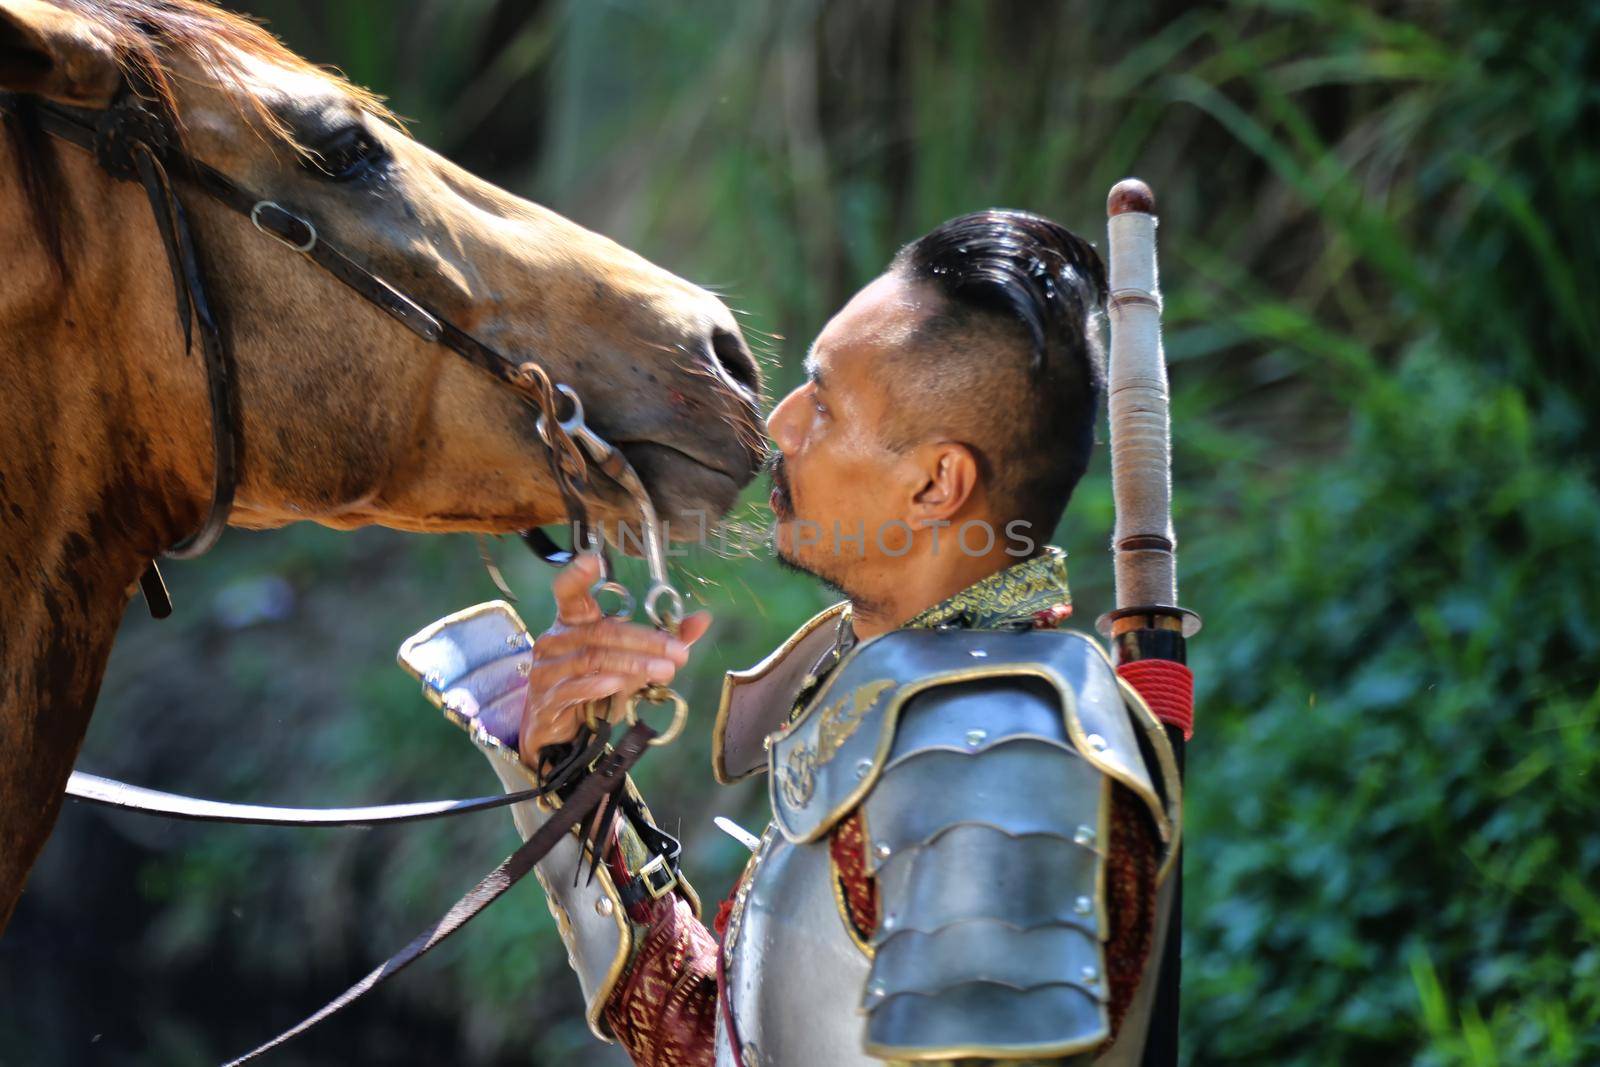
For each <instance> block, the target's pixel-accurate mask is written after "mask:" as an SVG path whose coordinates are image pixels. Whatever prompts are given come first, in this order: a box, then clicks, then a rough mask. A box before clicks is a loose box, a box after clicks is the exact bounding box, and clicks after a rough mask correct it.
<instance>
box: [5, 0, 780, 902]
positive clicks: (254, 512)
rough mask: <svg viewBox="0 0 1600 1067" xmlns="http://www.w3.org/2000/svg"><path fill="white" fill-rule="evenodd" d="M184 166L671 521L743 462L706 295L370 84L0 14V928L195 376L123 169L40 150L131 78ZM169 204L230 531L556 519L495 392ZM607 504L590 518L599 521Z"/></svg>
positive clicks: (221, 37) (749, 385)
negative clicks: (591, 452) (434, 321)
mask: <svg viewBox="0 0 1600 1067" xmlns="http://www.w3.org/2000/svg"><path fill="white" fill-rule="evenodd" d="M130 67H131V68H135V69H137V70H138V72H139V74H140V77H141V78H142V79H144V80H145V81H146V82H147V83H148V84H152V85H154V86H155V87H156V90H157V91H158V92H159V94H160V95H162V96H164V97H165V98H166V99H165V100H164V105H165V106H166V107H168V108H169V109H170V111H171V113H173V114H175V115H176V116H177V118H178V121H179V124H180V128H181V132H182V135H183V138H184V148H185V149H186V150H187V151H188V152H189V153H190V154H191V155H192V156H194V157H195V158H197V159H200V160H202V161H204V162H205V163H208V164H210V165H211V166H212V167H214V168H215V169H217V170H219V171H221V172H222V173H224V174H226V175H228V176H230V177H231V178H233V179H235V180H236V181H238V182H240V183H241V184H243V185H245V186H247V187H249V188H251V189H253V190H255V191H256V192H258V193H259V194H260V195H262V196H267V197H270V198H272V199H274V200H276V201H278V202H280V203H283V204H286V205H288V204H292V205H294V206H295V208H296V210H297V211H299V212H300V213H302V214H304V215H306V216H308V217H310V218H311V219H313V220H314V221H315V224H316V226H317V228H318V230H319V231H320V232H321V233H323V234H324V235H325V236H327V237H328V238H329V239H331V240H335V241H337V243H338V244H339V246H341V247H342V249H343V250H344V251H345V252H346V253H347V254H349V255H350V256H351V257H352V258H354V259H356V260H357V261H359V262H361V263H362V265H363V266H365V267H367V268H368V269H370V270H372V271H374V272H375V273H378V274H380V275H382V276H383V277H385V278H387V279H389V280H390V281H391V282H392V283H394V284H395V285H397V286H399V287H401V288H403V289H406V290H407V291H408V292H410V293H411V294H413V295H414V296H416V297H417V298H419V299H421V300H424V301H425V302H426V303H428V304H429V305H431V306H432V308H434V309H436V310H437V311H438V312H439V313H440V314H442V315H443V316H445V317H447V318H449V319H450V320H452V321H454V322H455V323H456V324H457V325H458V326H460V327H461V328H463V329H465V330H467V331H469V332H471V333H472V334H474V335H475V336H476V337H478V338H479V339H480V340H482V341H484V342H485V343H487V344H489V345H491V346H493V347H494V348H496V349H497V350H499V351H501V352H505V353H507V354H509V355H512V356H515V357H518V358H536V359H537V360H538V361H539V362H540V363H541V364H542V365H543V366H544V367H545V368H546V370H547V371H548V372H549V375H550V377H551V378H552V379H554V380H555V381H558V382H565V383H568V384H570V385H571V386H573V387H574V388H575V389H577V391H578V393H579V394H580V396H581V397H582V399H583V401H584V404H585V406H586V408H587V410H588V413H589V421H590V423H591V425H593V426H595V428H596V429H597V430H598V431H599V432H600V433H602V434H603V435H604V436H605V437H606V438H607V439H609V440H611V441H613V442H615V443H617V444H619V445H620V446H621V447H622V448H623V451H624V452H625V453H626V454H627V455H628V457H629V458H630V459H631V460H632V462H633V464H634V466H635V467H636V468H637V469H638V470H639V473H640V474H641V476H642V477H643V479H644V481H645V483H646V484H647V486H648V487H649V488H650V490H651V492H652V495H653V496H654V497H655V498H656V500H657V502H658V505H659V506H661V508H662V509H663V511H664V514H665V515H666V516H667V517H668V518H670V517H671V516H673V515H675V514H676V515H680V516H681V515H684V514H685V513H686V512H690V511H695V512H703V513H711V514H720V513H721V512H723V511H725V510H726V509H727V507H728V506H730V505H731V504H732V502H733V499H734V496H735V494H736V493H737V491H738V490H739V488H740V487H741V486H742V485H743V484H744V483H746V482H747V481H748V480H749V479H750V477H751V476H752V474H753V472H754V470H755V468H756V467H757V466H758V465H759V462H760V459H761V456H760V452H761V446H760V444H759V442H760V435H759V418H758V409H757V403H758V393H759V390H760V381H759V375H758V372H757V369H756V364H755V362H754V361H753V360H752V359H751V357H750V354H749V351H748V350H747V349H746V348H745V346H744V343H743V341H742V339H741V338H740V335H739V331H738V327H737V326H736V325H735V323H734V319H733V316H732V315H731V313H730V312H729V311H728V309H727V308H726V307H724V306H723V304H722V303H721V302H720V301H718V300H717V299H716V298H715V297H713V296H711V295H710V294H709V293H707V292H705V291H703V290H701V289H699V288H696V287H695V286H693V285H690V284H689V283H687V282H685V281H683V280H681V279H679V278H677V277H675V276H673V275H671V274H669V273H667V272H666V271H664V270H661V269H659V268H657V267H655V266H654V265H652V264H650V263H648V262H646V261H645V260H644V259H642V258H640V257H639V256H637V255H634V254H633V253H631V252H629V251H627V250H625V249H623V248H621V247H619V246H618V245H616V244H614V243H612V242H611V241H609V240H607V239H605V238H603V237H600V236H598V235H596V234H594V233H591V232H589V231H587V230H584V229H582V228H581V227H579V226H577V225H575V224H573V223H571V222H569V221H567V220H566V219H563V218H561V217H559V216H557V215H555V214H554V213H552V212H550V211H548V210H546V209H544V208H541V207H539V206H538V205H535V204H531V203H529V202H527V201H525V200H521V199H518V198H517V197H514V196H512V195H510V194H508V193H506V192H504V191H503V190H501V189H498V188H496V187H494V186H492V185H489V184H487V183H486V182H483V181H480V180H478V179H477V178H474V177H473V176H472V175H470V174H467V173H466V172H464V171H462V170H461V169H460V168H458V167H456V166H454V165H452V164H451V163H449V162H448V161H447V160H445V159H443V158H441V157H439V156H438V155H436V154H434V153H433V152H431V151H429V150H428V149H427V148H424V147H423V146H422V145H420V144H418V143H417V142H415V141H413V140H411V139H410V138H409V137H408V136H406V134H405V133H404V132H402V131H401V130H400V129H399V128H398V127H397V126H396V124H395V123H394V121H393V120H392V119H391V118H390V116H389V115H388V114H387V112H386V111H384V109H383V108H382V107H381V105H379V104H378V103H377V102H376V100H375V98H374V97H372V96H371V95H369V94H366V93H363V92H361V91H360V90H357V89H355V88H353V87H351V86H350V85H348V84H345V83H344V82H342V81H341V80H339V79H337V78H336V77H334V76H331V75H329V74H328V73H326V72H324V71H322V70H319V69H317V68H315V67H313V66H311V65H309V64H308V63H306V62H305V61H304V60H302V59H300V58H299V57H297V56H295V55H294V54H293V53H291V52H289V51H288V50H286V49H285V48H284V47H283V46H282V45H281V44H280V43H279V42H278V41H277V40H276V39H275V38H273V37H272V36H271V35H270V34H268V33H267V32H265V31H264V30H262V29H261V28H260V27H258V26H257V25H255V24H254V23H251V22H248V21H246V20H243V19H240V18H237V17H235V16H232V15H229V14H227V13H224V12H222V11H219V10H217V9H215V8H213V7H210V6H209V5H207V4H204V3H200V2H197V0H49V2H46V0H0V91H3V92H9V93H16V94H27V95H23V96H18V97H13V98H11V100H10V101H9V103H8V108H7V110H8V117H7V132H6V135H5V136H4V137H0V175H4V176H5V178H4V179H3V180H4V181H5V183H6V184H5V185H4V187H3V189H0V244H3V246H4V247H5V248H7V249H9V251H8V252H7V257H8V262H9V264H10V266H9V268H8V269H7V270H6V271H5V276H4V278H3V279H0V369H3V373H4V375H5V383H4V390H3V392H0V522H3V534H0V545H3V549H4V552H3V556H4V561H5V567H6V574H5V575H4V581H5V586H6V598H5V601H6V603H5V608H4V610H3V611H0V664H3V667H0V670H3V673H0V929H3V928H4V926H5V922H6V920H7V919H8V918H9V916H10V914H11V911H12V908H13V906H14V905H15V903H16V899H17V897H18V895H19V894H20V893H21V891H22V885H23V881H24V879H25V877H26V875H27V872H28V869H29V867H30V866H31V865H32V863H33V860H34V859H35V857H36V856H37V854H38V852H39V850H40V848H41V847H42V846H43V844H44V841H45V838H46V837H47V836H48V835H49V832H50V828H51V826H52V824H53V823H54V820H55V817H56V814H57V811H58V810H59V808H60V804H61V795H62V788H63V785H64V783H65V782H66V779H67V775H68V773H69V771H70V770H71V768H72V764H73V761H74V759H75V758H76V755H77V752H78V748H79V745H80V743H81V741H82V739H83V736H84V732H85V730H86V729H87V727H88V722H89V715H90V711H91V709H92V708H93V707H94V703H95V697H96V694H97V693H98V690H99V687H100V682H101V676H102V674H103V672H104V669H105V664H106V660H107V657H108V655H109V652H110V647H111V642H112V637H113V635H114V633H115V631H116V628H117V624H118V620H119V619H120V617H121V615H122V612H123V610H124V608H125V607H126V606H127V604H128V602H129V599H130V597H131V595H132V591H133V589H134V588H135V585H136V582H137V579H138V578H139V575H140V573H141V572H142V570H143V569H144V567H145V565H146V563H147V562H148V561H150V560H151V559H153V558H155V557H156V556H158V555H159V554H160V553H161V551H162V550H163V549H164V548H165V547H167V546H170V545H172V544H174V543H176V542H178V541H179V540H181V539H182V538H183V537H185V536H186V535H187V534H190V533H192V532H193V531H194V530H195V529H196V527H197V526H198V525H199V524H200V523H201V521H202V519H203V518H204V516H205V514H206V511H207V507H208V504H209V501H210V497H211V488H212V478H213V469H212V468H213V460H212V443H211V436H210V433H211V430H210V409H209V404H208V395H207V389H206V373H205V370H204V369H203V365H202V363H201V361H200V360H199V359H198V358H197V356H196V355H195V354H193V353H186V351H185V348H184V337H183V331H182V329H181V328H180V326H179V324H178V322H177V317H176V316H175V315H174V295H173V290H172V281H171V275H170V274H169V271H168V266H167V261H166V259H165V254H164V252H163V248H162V244H161V240H160V236H159V234H158V232H157V230H156V227H155V225H154V223H153V221H152V215H151V209H150V206H149V204H148V203H147V201H146V199H145V196H144V193H143V191H142V190H141V188H140V186H139V185H138V183H133V182H117V181H113V180H112V179H111V178H109V177H108V176H107V175H106V174H105V173H104V172H103V171H102V170H100V169H99V167H98V166H97V165H96V162H95V159H94V157H93V156H92V155H91V154H90V153H88V152H85V151H82V150H81V149H79V148H77V147H76V146H73V145H68V144H64V143H62V142H59V141H56V140H54V139H52V138H50V137H49V136H47V135H46V134H44V133H43V132H42V131H41V129H40V127H39V124H38V122H37V116H36V115H35V119H34V121H30V107H34V106H36V105H31V104H30V98H43V99H47V100H51V101H55V102H57V103H65V104H72V105H78V106H84V107H104V106H106V105H107V104H109V103H110V102H111V100H112V97H113V95H114V94H115V93H116V92H117V91H118V88H119V86H121V85H122V84H124V78H125V75H126V73H127V71H128V70H129V69H130ZM175 188H176V189H177V191H178V193H179V195H180V196H181V197H183V198H184V201H185V207H186V209H187V212H188V215H189V218H190V221H191V224H192V226H193V229H194V233H195V236H196V239H197V243H198V245H199V247H200V249H201V250H202V253H203V255H204V259H205V266H206V269H207V272H208V289H209V292H210V300H211V302H212V304H213V305H214V306H215V310H216V311H217V314H218V316H219V317H221V318H223V319H224V320H225V321H224V324H223V325H224V328H225V330H226V332H227V334H228V336H229V337H230V338H231V345H232V352H233V362H234V369H233V381H234V382H235V391H236V394H237V405H236V406H237V410H238V424H239V437H240V441H241V454H240V471H239V488H238V496H237V503H236V506H235V509H234V511H233V516H232V522H233V524H234V525H238V526H244V527H250V528H257V529H259V528H266V527H276V526H281V525H284V524H286V523H290V522H295V521H299V520H311V521H314V522H319V523H322V524H324V525H327V526H332V527H336V528H339V529H348V528H351V527H355V526H360V525H364V524H369V523H377V524H381V525H384V526H390V527H395V528H398V529H403V530H417V531H453V530H479V531H501V530H512V529H519V528H525V527H528V526H532V525H537V524H542V523H548V522H552V521H556V520H558V519H560V518H561V515H562V506H561V503H560V497H559V495H558V494H557V492H556V489H555V486H554V484H553V481H552V479H551V477H550V475H549V468H548V464H547V461H546V458H545V454H544V452H543V451H542V449H543V446H542V445H541V444H540V442H539V439H538V436H537V434H536V431H535V426H534V413H533V412H532V410H531V409H530V408H529V407H528V406H527V405H526V404H524V403H523V402H522V401H521V400H519V399H518V398H517V397H516V396H515V395H514V394H513V393H512V392H511V391H510V390H508V389H506V388H505V387H504V386H502V385H501V384H499V383H497V382H495V381H494V380H493V379H491V378H490V377H489V376H488V375H486V374H484V373H483V372H482V371H480V370H477V369H475V368H473V367H471V366H470V365H468V364H467V363H466V362H465V361H464V360H462V359H460V358H458V357H457V356H456V355H454V354H453V353H451V352H450V351H448V350H446V349H445V348H443V347H442V346H439V345H430V344H427V343H425V342H424V341H422V340H421V339H420V338H418V337H417V336H416V335H415V334H413V333H412V332H411V331H410V330H408V329H406V328H405V327H404V326H403V325H401V324H399V323H397V322H396V321H395V320H393V319H391V318H390V317H388V316H387V315H385V314H383V313H382V312H381V311H379V310H378V309H377V308H375V307H374V306H373V305H371V304H369V303H367V302H366V301H364V300H362V299H361V298H360V297H358V296H357V295H356V294H355V293H353V292H352V291H350V290H349V289H346V288H345V287H344V286H342V285H341V284H340V283H339V282H338V281H336V280H334V279H333V278H332V277H331V276H330V275H328V274H327V273H325V272H324V271H321V270H319V269H317V267H316V266H314V265H313V264H311V263H309V262H308V261H307V260H306V259H305V258H304V257H303V256H300V255H298V254H296V253H295V252H294V251H292V250H290V249H288V248H286V247H285V246H284V245H283V244H282V243H280V242H278V241H274V240H270V239H268V238H267V237H265V236H263V235H262V234H261V233H258V232H256V230H254V229H253V228H252V227H251V225H250V222H249V221H248V220H246V219H243V218H241V217H239V216H238V215H235V214H233V213H231V212H229V211H228V210H226V209H225V208H223V207H220V206H218V205H217V204H215V203H213V202H211V201H210V200H209V199H207V198H206V197H203V196H198V195H190V190H189V189H187V188H186V187H185V186H184V184H183V183H182V182H178V183H177V184H176V185H175ZM622 500H623V498H621V497H620V496H618V497H617V498H616V499H613V500H611V501H610V503H609V504H602V505H601V506H599V508H598V511H597V514H598V515H599V516H600V517H601V518H611V519H616V518H622V517H625V516H623V515H622V514H621V513H620V512H619V511H618V510H617V509H618V508H620V506H621V504H622Z"/></svg>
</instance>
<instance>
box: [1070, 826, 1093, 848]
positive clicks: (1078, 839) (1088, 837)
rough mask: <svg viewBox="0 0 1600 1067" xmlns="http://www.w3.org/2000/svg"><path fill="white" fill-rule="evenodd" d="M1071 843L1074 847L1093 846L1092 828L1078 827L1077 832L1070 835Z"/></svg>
mask: <svg viewBox="0 0 1600 1067" xmlns="http://www.w3.org/2000/svg"><path fill="white" fill-rule="evenodd" d="M1072 843H1073V844H1075V845H1092V844H1094V828H1093V827H1089V826H1080V827H1078V832H1077V833H1075V834H1073V835H1072Z"/></svg>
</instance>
